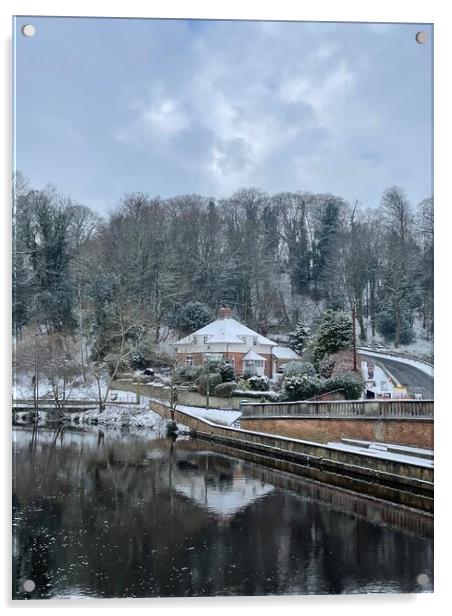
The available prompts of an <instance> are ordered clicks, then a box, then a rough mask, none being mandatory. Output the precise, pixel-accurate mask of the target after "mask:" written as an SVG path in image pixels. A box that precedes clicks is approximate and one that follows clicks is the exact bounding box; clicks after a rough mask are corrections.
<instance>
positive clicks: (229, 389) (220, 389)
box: [213, 381, 237, 398]
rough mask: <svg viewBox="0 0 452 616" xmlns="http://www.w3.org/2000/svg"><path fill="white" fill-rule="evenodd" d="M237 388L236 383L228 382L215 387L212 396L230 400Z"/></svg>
mask: <svg viewBox="0 0 452 616" xmlns="http://www.w3.org/2000/svg"><path fill="white" fill-rule="evenodd" d="M236 388H237V383H235V382H234V381H228V382H227V383H220V384H219V385H216V386H215V389H214V390H213V391H214V394H215V396H218V397H219V398H230V397H231V396H232V393H233V391H234V390H235V389H236Z"/></svg>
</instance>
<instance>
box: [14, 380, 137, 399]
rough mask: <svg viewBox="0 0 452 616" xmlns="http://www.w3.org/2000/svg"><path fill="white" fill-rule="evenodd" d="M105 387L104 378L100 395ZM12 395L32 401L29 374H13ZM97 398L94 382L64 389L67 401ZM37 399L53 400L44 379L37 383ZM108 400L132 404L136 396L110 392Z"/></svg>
mask: <svg viewBox="0 0 452 616" xmlns="http://www.w3.org/2000/svg"><path fill="white" fill-rule="evenodd" d="M107 385H108V380H107V378H106V377H105V378H103V379H102V380H101V391H102V395H103V394H104V392H105V391H106V388H107ZM12 393H13V399H21V400H32V399H33V386H32V382H31V376H30V375H29V374H28V375H26V374H18V373H17V374H15V375H14V376H13V386H12ZM98 396H99V391H98V387H97V383H96V382H95V381H94V380H91V381H89V380H87V381H86V382H83V381H82V382H76V383H74V384H73V385H72V386H71V385H68V386H67V388H66V399H67V400H96V399H97V398H98ZM39 398H41V399H45V398H52V399H53V398H54V394H53V391H52V388H51V386H50V385H49V383H48V382H46V381H45V380H44V379H42V380H41V381H40V382H39ZM108 399H109V400H110V401H112V402H113V401H116V402H134V401H135V400H136V395H135V394H134V393H132V392H128V391H116V390H112V391H110V392H109V394H108Z"/></svg>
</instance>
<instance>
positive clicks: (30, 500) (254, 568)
mask: <svg viewBox="0 0 452 616" xmlns="http://www.w3.org/2000/svg"><path fill="white" fill-rule="evenodd" d="M14 471H15V481H14V496H13V507H14V542H13V567H14V575H13V584H14V588H13V594H14V596H15V597H16V598H51V597H155V596H211V595H234V594H237V595H266V594H305V593H316V594H321V593H344V592H379V591H386V592H420V591H423V590H431V589H432V581H431V580H432V570H433V547H432V537H431V535H432V524H431V519H430V518H428V517H426V516H424V515H422V514H417V513H412V512H409V511H407V510H405V509H402V508H398V507H395V506H390V505H382V504H381V503H377V502H374V501H371V500H368V499H361V498H358V497H352V496H350V495H347V494H345V493H344V492H341V491H339V490H335V489H332V488H327V487H325V486H319V485H318V484H315V483H313V482H308V481H305V480H301V479H299V478H294V477H292V476H290V475H286V474H283V473H279V472H276V471H271V470H269V469H266V468H262V467H260V466H258V465H255V464H251V463H249V462H245V461H243V460H240V459H237V458H233V457H230V456H227V455H225V453H224V452H223V451H222V450H221V448H219V447H211V446H210V444H207V443H206V442H201V441H196V440H185V441H183V440H182V441H181V440H178V441H176V442H173V441H169V440H166V439H158V438H154V437H153V436H152V435H150V434H142V435H127V434H121V433H120V432H115V431H108V432H107V431H103V430H98V429H94V428H90V429H82V428H80V429H73V428H64V429H63V430H60V431H59V432H54V431H50V430H46V429H43V428H40V429H39V430H38V431H36V430H35V431H33V430H32V429H27V428H17V429H16V430H15V431H14ZM421 573H425V574H427V575H428V576H429V577H428V580H429V581H428V583H427V585H420V584H419V583H418V581H417V577H418V576H419V574H421ZM27 579H31V580H33V581H34V582H35V584H36V588H35V590H34V591H33V592H32V593H26V592H25V591H24V590H23V583H24V581H25V580H27Z"/></svg>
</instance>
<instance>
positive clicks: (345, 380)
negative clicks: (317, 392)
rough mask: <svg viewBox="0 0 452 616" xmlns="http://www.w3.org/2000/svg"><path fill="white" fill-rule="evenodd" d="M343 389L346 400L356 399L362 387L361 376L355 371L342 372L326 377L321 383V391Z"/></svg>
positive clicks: (359, 395)
mask: <svg viewBox="0 0 452 616" xmlns="http://www.w3.org/2000/svg"><path fill="white" fill-rule="evenodd" d="M336 389H343V390H344V392H345V398H346V400H358V399H359V398H360V397H361V394H362V392H363V389H364V382H363V379H362V377H361V376H360V375H359V374H358V373H356V372H344V373H343V374H338V375H337V376H333V377H331V378H330V379H326V381H325V382H324V384H323V392H321V393H326V392H328V391H334V390H336Z"/></svg>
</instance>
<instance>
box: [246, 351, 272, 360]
mask: <svg viewBox="0 0 452 616" xmlns="http://www.w3.org/2000/svg"><path fill="white" fill-rule="evenodd" d="M248 359H250V360H253V361H256V359H257V360H260V361H267V360H266V359H265V357H262V355H259V353H256V352H255V351H253V350H250V351H248V353H247V354H246V355H244V356H243V360H244V361H247V360H248Z"/></svg>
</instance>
